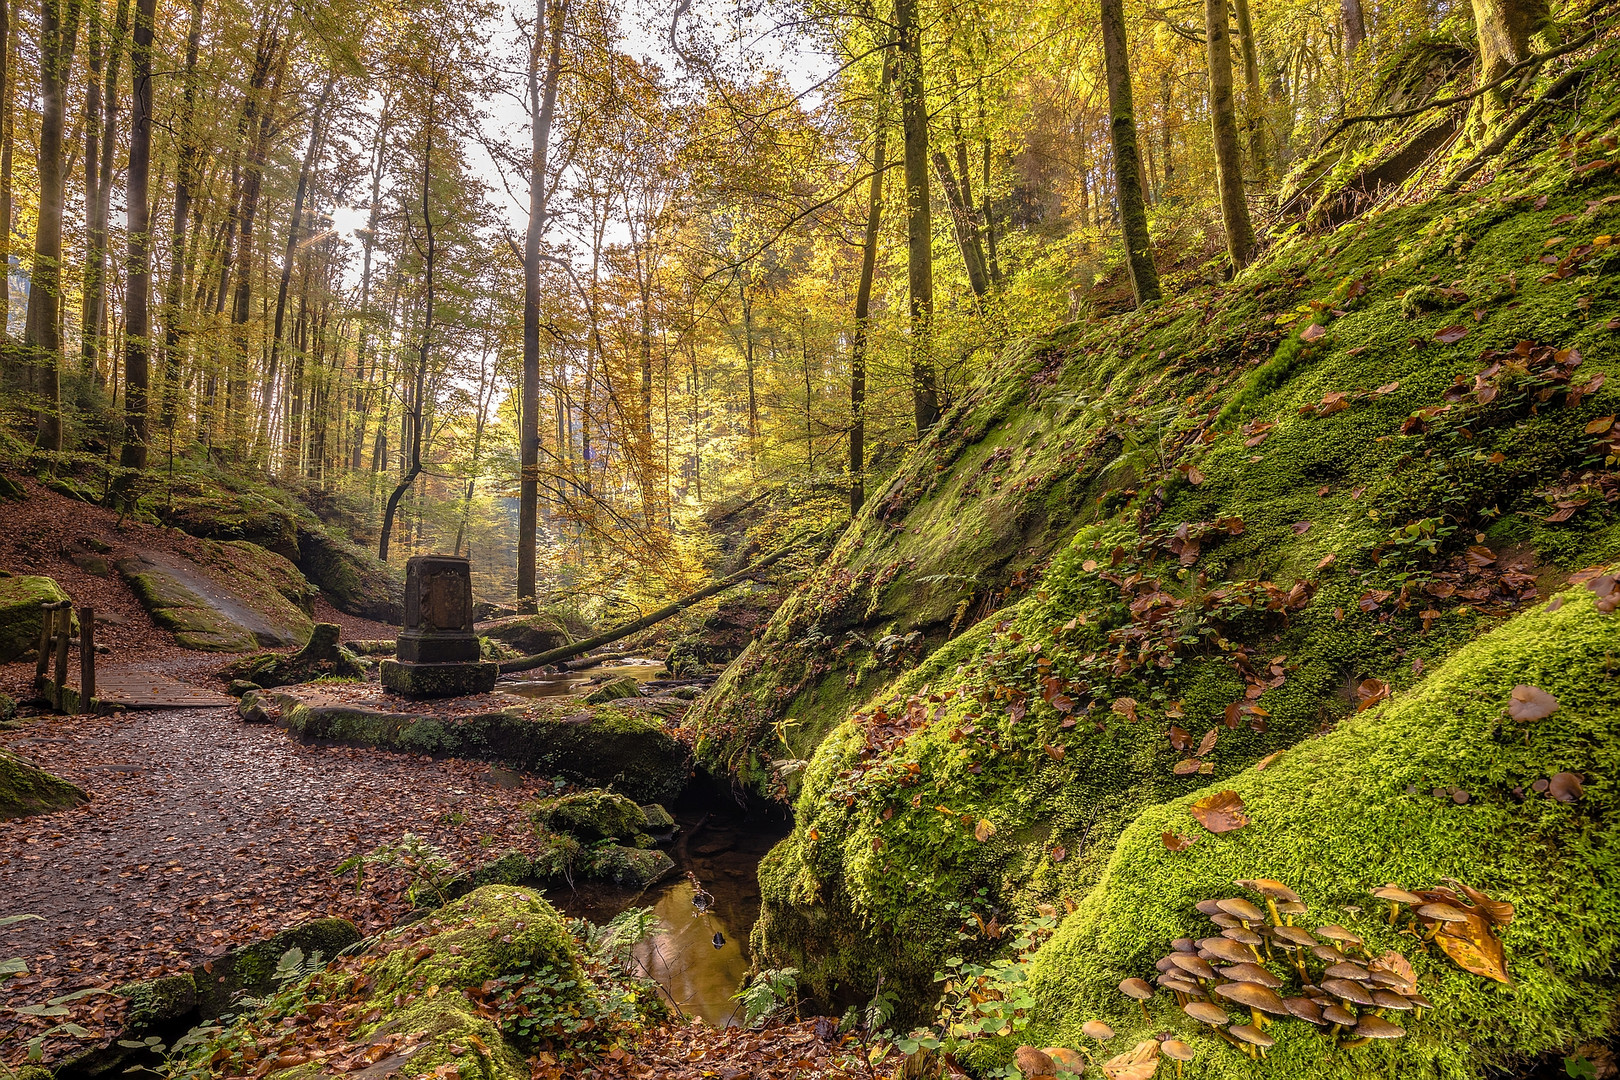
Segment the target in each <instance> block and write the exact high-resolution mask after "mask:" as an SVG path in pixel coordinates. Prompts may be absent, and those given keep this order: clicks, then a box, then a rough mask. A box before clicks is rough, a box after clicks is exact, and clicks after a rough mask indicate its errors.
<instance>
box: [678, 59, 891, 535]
mask: <svg viewBox="0 0 1620 1080" xmlns="http://www.w3.org/2000/svg"><path fill="white" fill-rule="evenodd" d="M892 65H893V59H892V58H891V57H889V56H887V55H885V56H884V58H883V76H882V78H880V79H879V80H878V92H877V102H876V108H875V109H874V110H873V111H874V116H873V120H872V140H873V144H872V184H871V193H870V194H869V195H868V196H867V210H866V236H865V238H864V241H863V243H862V245H861V281H860V284H859V285H858V286H857V287H856V289H855V336H854V340H853V341H851V343H850V349H849V407H850V413H851V418H850V425H849V516H850V517H852V518H853V517H854V516H855V515H856V514H858V513H860V512H861V504H862V503H864V502H865V501H866V339H867V332H868V331H869V330H870V329H871V312H872V279H873V278H874V277H875V276H876V274H877V249H878V232H879V229H880V228H881V226H882V223H883V166H884V158H886V157H887V156H888V150H889V125H888V123H887V121H888V116H887V113H888V104H889V80H890V77H891V75H892V74H893V66H892ZM694 390H695V387H694Z"/></svg>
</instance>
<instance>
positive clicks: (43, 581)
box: [0, 574, 77, 664]
mask: <svg viewBox="0 0 1620 1080" xmlns="http://www.w3.org/2000/svg"><path fill="white" fill-rule="evenodd" d="M66 599H68V594H67V593H65V592H63V591H62V587H61V586H60V585H58V584H57V583H56V582H55V581H54V580H53V579H51V578H48V577H40V576H38V575H34V574H18V575H14V576H10V577H0V664H5V663H10V662H11V661H13V660H15V659H17V657H19V656H22V655H23V654H25V653H28V652H31V651H33V650H34V649H37V648H39V631H40V627H41V626H42V625H43V620H44V615H43V614H42V612H41V610H40V606H41V605H42V604H59V603H61V602H62V601H64V600H66ZM75 621H77V616H75Z"/></svg>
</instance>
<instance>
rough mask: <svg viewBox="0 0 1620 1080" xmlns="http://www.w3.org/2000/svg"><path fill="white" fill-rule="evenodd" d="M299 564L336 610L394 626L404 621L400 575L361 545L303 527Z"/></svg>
mask: <svg viewBox="0 0 1620 1080" xmlns="http://www.w3.org/2000/svg"><path fill="white" fill-rule="evenodd" d="M298 566H299V569H301V570H302V571H303V572H304V574H305V575H306V576H307V577H308V578H309V580H311V581H313V582H314V583H315V584H317V585H319V586H320V588H321V592H322V594H323V595H325V596H326V598H327V599H328V600H330V601H331V602H332V605H333V606H334V607H336V608H337V609H338V610H339V611H346V612H348V613H349V614H350V615H358V616H360V617H361V618H363V619H376V620H377V621H379V622H386V623H393V624H394V625H396V626H398V625H399V624H401V623H402V622H403V621H404V619H405V582H404V578H403V576H402V575H401V574H399V573H397V572H396V571H394V570H393V569H392V568H391V567H389V566H388V564H387V563H384V562H383V561H382V560H380V559H378V558H377V557H376V556H375V555H373V554H372V553H371V552H369V551H366V550H365V549H364V548H361V547H359V546H358V545H355V544H351V543H349V542H348V541H347V540H343V539H341V538H340V537H337V536H334V535H332V534H331V533H328V532H325V531H322V530H311V529H305V530H302V531H300V533H299V558H298Z"/></svg>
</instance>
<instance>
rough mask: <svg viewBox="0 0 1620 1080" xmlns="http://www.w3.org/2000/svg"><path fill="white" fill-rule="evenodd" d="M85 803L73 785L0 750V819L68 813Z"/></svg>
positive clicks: (76, 787) (83, 797)
mask: <svg viewBox="0 0 1620 1080" xmlns="http://www.w3.org/2000/svg"><path fill="white" fill-rule="evenodd" d="M89 801H90V796H89V795H87V794H85V792H84V790H83V789H82V788H80V787H78V786H77V785H75V784H70V783H68V782H67V781H66V780H63V779H62V778H61V777H57V776H52V775H51V774H50V773H48V772H45V771H44V770H43V769H40V768H37V767H36V766H34V765H31V764H29V763H28V762H26V761H24V760H22V759H21V758H19V757H16V756H14V755H12V754H9V753H6V752H5V751H3V750H0V820H3V819H6V818H19V817H27V816H29V815H30V814H49V813H52V812H53V811H56V810H69V809H72V808H73V807H75V806H79V805H81V804H83V803H86V802H89Z"/></svg>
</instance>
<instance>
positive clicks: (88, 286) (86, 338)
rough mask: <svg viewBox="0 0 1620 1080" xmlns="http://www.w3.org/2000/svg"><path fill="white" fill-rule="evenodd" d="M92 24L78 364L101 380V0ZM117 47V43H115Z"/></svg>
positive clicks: (94, 5) (93, 2)
mask: <svg viewBox="0 0 1620 1080" xmlns="http://www.w3.org/2000/svg"><path fill="white" fill-rule="evenodd" d="M85 9H86V10H87V11H88V12H89V16H90V18H89V24H88V26H87V27H86V35H85V43H84V44H85V60H86V66H87V68H88V71H87V72H86V74H85V80H84V220H85V226H86V229H85V232H86V236H85V249H86V250H85V258H84V268H83V275H82V283H81V286H80V298H79V368H80V370H81V371H82V372H83V374H84V376H85V378H87V379H89V380H91V381H93V382H95V383H96V384H97V385H100V383H101V373H100V355H99V352H100V348H99V347H100V340H99V336H98V335H97V333H96V330H97V326H96V323H97V321H98V320H97V318H96V314H97V313H96V311H95V308H94V304H93V302H92V300H91V297H93V296H94V295H95V294H96V291H97V289H98V288H99V287H100V286H99V282H98V281H97V280H96V279H97V278H98V277H99V276H100V272H101V266H100V264H99V260H98V259H97V258H96V255H97V251H96V240H95V237H94V236H93V235H91V234H92V232H93V228H94V227H93V225H92V224H91V223H92V222H94V221H95V220H96V210H97V208H98V207H99V206H100V205H101V194H100V192H98V191H97V190H96V179H97V166H98V165H99V164H100V162H101V0H88V2H87V3H86V4H85ZM114 48H115V49H116V46H114Z"/></svg>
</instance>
